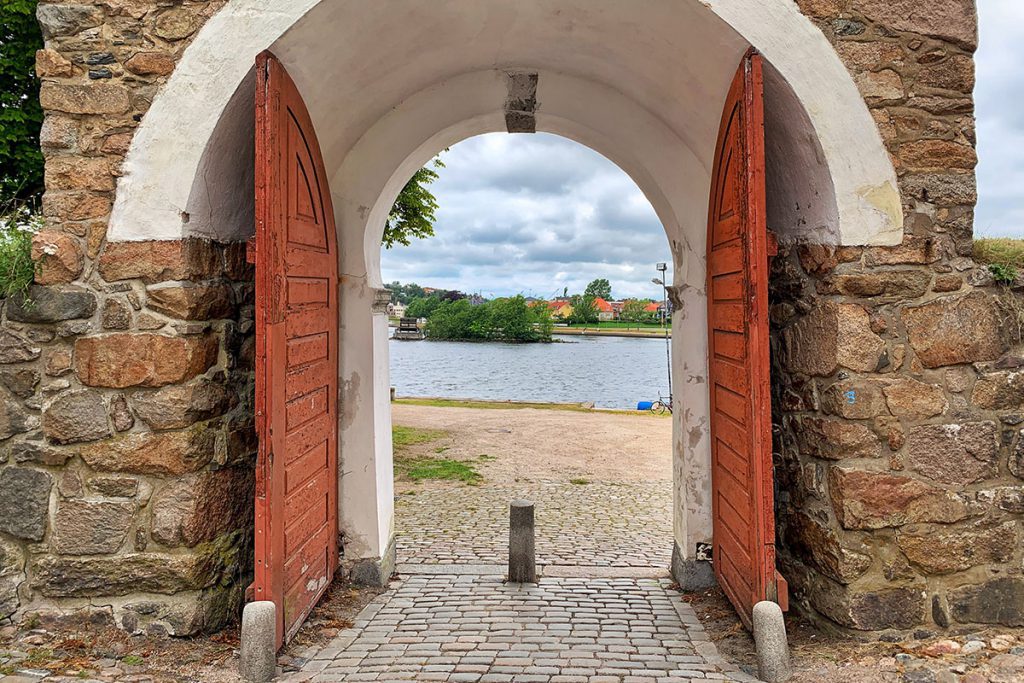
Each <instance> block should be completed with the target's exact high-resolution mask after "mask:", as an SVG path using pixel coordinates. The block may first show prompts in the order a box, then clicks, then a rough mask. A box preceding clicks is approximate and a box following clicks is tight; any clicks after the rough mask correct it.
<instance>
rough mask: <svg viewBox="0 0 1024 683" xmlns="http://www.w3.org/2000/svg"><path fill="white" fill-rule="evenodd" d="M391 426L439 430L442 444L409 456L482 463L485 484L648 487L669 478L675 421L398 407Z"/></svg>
mask: <svg viewBox="0 0 1024 683" xmlns="http://www.w3.org/2000/svg"><path fill="white" fill-rule="evenodd" d="M391 410H392V420H393V422H394V424H396V425H402V426H405V427H416V428H419V429H441V430H444V431H446V432H448V435H447V436H446V437H444V438H441V439H438V440H437V441H432V442H430V443H429V444H417V445H414V446H411V447H409V448H408V449H407V451H408V454H409V455H414V456H419V455H437V454H438V450H437V449H439V448H443V449H444V450H443V451H441V454H442V455H443V457H445V458H451V459H454V460H479V457H480V456H481V455H490V456H499V455H500V457H498V458H497V459H496V460H494V461H489V462H486V463H483V464H481V465H479V469H480V471H481V473H482V474H483V475H484V476H485V478H486V479H487V481H489V482H494V483H506V482H510V481H520V480H528V481H537V480H568V479H571V478H574V477H582V478H586V479H590V480H594V481H618V482H629V481H653V480H671V479H672V420H671V419H669V418H668V417H663V416H655V415H650V414H647V413H637V414H630V413H619V412H611V411H600V410H595V411H592V412H574V411H568V410H544V409H536V408H521V409H502V408H488V409H476V408H448V407H434V406H421V405H409V404H403V403H395V404H393V405H392V406H391Z"/></svg>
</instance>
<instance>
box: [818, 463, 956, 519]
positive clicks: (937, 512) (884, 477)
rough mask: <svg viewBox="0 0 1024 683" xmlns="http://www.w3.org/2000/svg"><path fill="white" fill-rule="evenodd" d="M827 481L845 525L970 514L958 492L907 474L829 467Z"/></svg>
mask: <svg viewBox="0 0 1024 683" xmlns="http://www.w3.org/2000/svg"><path fill="white" fill-rule="evenodd" d="M828 484H829V495H830V497H831V500H832V506H833V508H834V509H835V512H836V516H837V517H838V519H839V522H840V523H841V524H842V525H843V527H845V528H847V529H881V528H884V527H896V526H901V525H904V524H910V523H913V522H941V523H951V522H957V521H960V520H962V519H966V518H967V517H968V515H969V514H970V510H969V507H968V505H967V503H966V502H965V501H964V500H963V499H962V498H961V497H960V496H958V495H956V494H955V493H953V492H950V491H945V490H943V489H941V488H939V487H937V486H932V485H929V484H926V483H924V482H922V481H918V480H917V479H912V478H910V477H905V476H898V475H894V474H889V473H885V472H867V471H863V470H856V469H849V468H842V467H832V468H831V469H830V470H829V476H828Z"/></svg>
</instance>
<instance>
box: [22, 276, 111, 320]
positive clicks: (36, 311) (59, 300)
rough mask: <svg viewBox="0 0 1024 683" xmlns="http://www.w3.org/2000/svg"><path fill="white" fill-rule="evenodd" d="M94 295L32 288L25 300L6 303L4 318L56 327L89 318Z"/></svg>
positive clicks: (65, 289) (79, 290)
mask: <svg viewBox="0 0 1024 683" xmlns="http://www.w3.org/2000/svg"><path fill="white" fill-rule="evenodd" d="M95 312H96V295H95V294H93V293H92V292H90V291H89V290H87V289H83V288H80V287H41V286H39V285H32V286H31V287H29V289H28V293H27V294H26V295H25V296H22V295H15V296H12V297H10V299H8V301H7V318H8V320H14V321H16V322H23V323H43V324H45V323H56V322H61V321H64V320H79V319H82V318H89V317H92V314H93V313H95Z"/></svg>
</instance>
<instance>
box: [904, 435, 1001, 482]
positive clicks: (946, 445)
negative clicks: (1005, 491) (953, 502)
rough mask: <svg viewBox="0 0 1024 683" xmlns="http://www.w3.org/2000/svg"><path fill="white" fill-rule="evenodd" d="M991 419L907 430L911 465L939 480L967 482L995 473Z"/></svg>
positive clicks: (995, 449)
mask: <svg viewBox="0 0 1024 683" xmlns="http://www.w3.org/2000/svg"><path fill="white" fill-rule="evenodd" d="M998 447H999V443H998V430H997V428H996V424H995V423H994V422H967V423H964V424H944V425H920V426H917V427H913V428H912V429H910V430H909V431H908V432H907V447H906V453H907V462H908V464H909V465H910V468H911V469H913V470H914V471H915V472H918V473H920V474H922V475H924V476H926V477H928V478H930V479H932V480H934V481H937V482H939V483H942V484H959V485H961V486H966V485H967V484H973V483H975V482H978V481H981V480H983V479H987V478H990V477H994V476H995V475H996V474H997V473H998V463H997V460H996V458H997V455H998Z"/></svg>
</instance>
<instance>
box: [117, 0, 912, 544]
mask: <svg viewBox="0 0 1024 683" xmlns="http://www.w3.org/2000/svg"><path fill="white" fill-rule="evenodd" d="M750 45H753V46H755V47H757V48H758V49H759V50H760V51H761V52H762V54H764V56H765V58H766V60H767V62H768V64H769V67H768V69H767V70H766V100H767V103H766V106H767V108H768V114H767V117H766V130H767V134H768V137H769V140H768V148H767V149H768V155H769V158H768V162H769V188H770V190H771V194H772V197H771V198H770V204H769V220H770V221H772V222H773V225H772V227H773V229H776V231H777V232H779V233H780V234H781V235H782V236H783V238H786V239H805V240H808V241H817V242H831V243H839V244H894V243H898V242H899V241H900V239H901V238H902V212H901V206H900V200H899V196H898V192H897V190H896V177H895V173H894V171H893V168H892V165H891V162H890V160H889V157H888V154H887V153H886V151H885V148H884V146H883V145H882V141H881V138H880V136H879V133H878V130H877V128H876V126H875V123H874V121H873V119H872V118H871V115H870V113H869V112H868V110H867V107H866V106H865V104H864V102H863V100H862V99H861V97H860V95H859V93H858V91H857V89H856V87H855V85H854V83H853V80H852V79H851V78H850V76H849V74H848V73H847V71H846V70H845V67H844V66H843V65H842V63H841V62H840V61H839V59H838V57H837V55H836V54H835V53H834V51H833V50H832V47H831V46H830V45H829V44H828V42H827V40H826V39H825V38H824V36H823V35H822V34H821V33H820V31H819V30H818V29H817V28H816V27H815V26H814V25H813V24H812V23H811V22H810V21H809V20H808V19H807V18H806V17H804V16H803V15H801V14H800V13H799V11H798V10H797V7H796V4H795V3H793V2H792V0H703V1H701V0H649V2H645V3H643V4H642V5H637V4H634V3H623V2H621V0H524V1H523V2H519V3H508V2H504V0H434V1H433V2H431V3H423V2H421V1H420V0H386V1H384V0H378V1H374V2H371V1H370V0H331V1H330V2H328V1H327V0H281V1H280V2H275V3H272V4H271V7H270V8H269V9H268V3H266V2H263V1H262V0H231V1H230V2H229V3H228V4H227V5H226V6H225V7H224V8H223V9H221V10H220V11H219V12H218V13H217V14H215V15H214V16H213V17H212V18H211V19H210V21H209V22H207V24H206V25H205V26H204V27H203V29H202V30H201V31H200V33H199V35H198V36H197V37H196V38H195V40H194V41H193V43H192V44H191V45H190V46H189V47H188V48H187V49H186V50H185V52H184V54H183V56H182V59H181V60H180V62H179V64H178V66H177V68H176V69H175V71H174V73H173V75H172V76H171V78H170V80H169V82H168V83H167V85H166V86H165V88H164V89H163V91H162V92H161V93H160V94H159V96H158V97H157V98H156V100H155V101H154V103H153V105H152V107H151V108H150V110H149V112H148V113H147V115H146V117H145V118H144V119H143V122H142V124H141V125H140V128H139V130H138V131H137V133H136V135H135V137H134V140H133V142H132V146H131V149H130V150H129V153H128V156H127V158H126V160H125V164H124V167H123V176H122V177H121V179H120V181H119V184H118V188H117V195H116V199H115V205H114V211H113V214H112V216H111V221H110V226H109V230H108V239H110V240H112V241H123V240H151V239H179V238H181V237H184V236H188V235H202V236H209V237H213V238H217V239H239V238H243V237H245V236H247V234H251V231H252V225H251V201H252V198H251V194H250V193H249V192H248V187H249V186H251V181H250V180H249V177H250V176H249V175H247V174H249V173H251V148H250V147H248V146H247V145H248V143H249V141H251V134H250V132H249V131H251V108H250V103H251V88H252V79H251V78H249V77H248V76H249V75H250V73H251V68H252V64H253V62H254V60H255V56H256V55H257V54H258V53H259V52H260V51H261V50H263V49H267V48H270V49H272V50H273V51H274V53H275V54H276V55H277V56H278V57H279V58H280V59H281V61H282V62H283V63H284V64H285V66H286V68H287V69H288V71H289V73H290V74H291V75H292V77H293V78H294V79H295V81H296V83H297V85H298V86H299V89H300V91H301V92H302V93H303V96H304V98H305V99H306V102H307V105H308V106H309V109H310V114H311V117H312V119H313V122H314V126H315V127H316V129H317V133H318V137H319V138H320V143H321V147H322V148H323V151H324V157H325V163H326V167H327V172H328V174H329V175H330V181H331V182H330V185H331V191H332V195H333V197H334V205H335V211H336V214H337V216H336V217H337V223H338V226H339V232H340V235H339V237H340V240H339V244H340V246H341V254H342V264H341V272H342V273H343V287H344V288H345V289H344V292H343V301H344V302H345V303H344V305H343V306H342V329H341V341H342V354H341V361H342V382H341V386H342V393H343V399H342V410H341V411H340V414H341V423H342V424H341V428H342V429H341V438H342V448H341V452H342V457H343V464H342V468H343V477H342V481H341V494H342V495H341V497H340V501H341V506H342V510H341V520H342V525H343V529H344V531H345V533H346V537H347V539H348V541H349V545H347V546H346V555H347V557H349V558H352V557H356V558H370V559H374V558H381V557H384V556H386V555H387V554H388V546H389V544H390V542H391V538H392V528H391V525H392V516H393V509H392V506H393V497H392V493H393V492H392V490H391V460H390V458H391V442H390V410H389V403H388V383H389V377H388V355H387V326H386V325H387V324H386V319H385V318H384V317H383V316H381V315H379V314H378V315H375V314H374V313H373V302H374V288H375V287H377V286H380V284H381V283H380V276H379V246H378V244H379V242H378V241H377V240H378V238H379V231H380V230H381V229H382V225H383V218H384V216H385V215H386V211H387V208H388V207H389V206H390V203H391V201H392V200H393V198H394V196H395V194H396V193H397V192H398V190H399V189H400V187H401V185H402V183H404V180H405V178H407V177H408V176H409V175H410V174H411V172H412V171H413V170H415V168H417V167H418V166H419V165H421V164H422V163H423V162H425V161H426V160H428V159H429V158H430V157H431V156H432V155H433V154H434V153H436V152H437V151H438V150H439V149H442V148H443V147H445V146H448V145H450V144H453V143H455V142H457V141H459V140H461V139H464V138H466V137H469V136H471V135H475V134H478V133H483V132H489V131H495V130H501V129H502V126H503V124H504V116H503V110H502V107H503V103H504V99H505V95H506V82H505V80H504V79H505V76H504V75H505V72H506V71H512V70H521V71H530V72H535V73H537V74H538V75H539V80H538V83H539V85H538V101H539V109H538V112H537V116H536V119H537V126H538V129H539V130H544V131H548V132H552V133H557V134H560V135H563V136H566V137H569V138H572V139H575V140H577V141H579V142H581V143H583V144H585V145H587V146H589V147H591V148H593V149H595V150H597V151H598V152H600V153H602V154H604V155H605V156H607V157H608V158H610V159H611V160H612V161H614V162H615V163H617V164H619V165H620V167H622V168H623V169H624V170H625V171H626V172H627V173H628V174H629V175H630V176H631V177H632V178H633V179H634V181H635V182H637V184H638V185H639V186H640V188H641V190H642V191H643V192H644V193H645V194H646V196H647V197H648V199H649V200H650V201H651V203H652V205H653V206H654V208H655V211H656V212H657V213H658V216H659V217H660V218H661V220H662V222H663V224H664V225H665V228H666V234H667V236H668V238H669V241H670V243H671V245H672V251H673V258H674V262H675V272H674V275H675V277H674V282H675V284H676V285H677V287H678V288H679V294H680V297H681V299H682V301H683V303H684V304H685V305H684V307H683V308H682V309H681V311H679V312H677V314H676V315H677V316H680V317H686V318H688V320H687V323H686V325H680V326H677V328H676V329H681V330H685V332H684V333H683V334H680V335H677V337H676V339H675V340H674V343H673V366H674V375H675V386H676V388H677V396H676V398H677V404H678V405H680V406H682V408H683V409H682V410H680V411H678V412H677V415H676V417H675V439H674V443H675V455H676V457H675V479H676V496H677V497H676V505H675V513H676V517H675V519H676V525H675V532H676V541H677V544H678V545H679V551H680V553H681V554H682V556H683V558H684V559H685V558H687V557H690V556H692V554H693V549H694V545H695V542H696V541H704V540H708V539H709V537H710V531H711V510H710V481H709V476H710V475H709V466H708V463H709V460H710V456H709V454H708V444H707V441H708V439H707V433H706V431H707V420H706V414H707V396H706V391H707V389H706V383H705V382H704V378H705V376H706V371H707V360H706V343H707V341H706V334H705V325H706V321H705V316H704V310H705V301H704V292H703V289H704V265H703V262H704V240H705V236H704V232H705V213H706V208H707V201H706V196H707V191H708V186H709V184H710V166H711V163H712V158H713V154H714V144H715V133H716V131H717V126H718V120H719V116H720V111H721V106H722V102H723V101H724V98H725V92H726V90H727V89H728V85H729V81H730V79H731V77H732V74H733V72H734V70H735V68H736V65H737V64H738V62H739V59H740V56H741V55H742V54H743V52H744V51H745V50H746V49H747V48H748V47H749V46H750Z"/></svg>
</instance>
